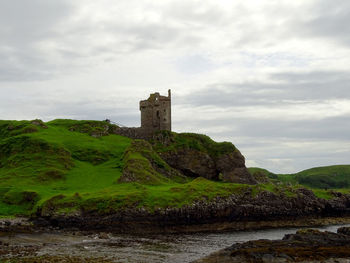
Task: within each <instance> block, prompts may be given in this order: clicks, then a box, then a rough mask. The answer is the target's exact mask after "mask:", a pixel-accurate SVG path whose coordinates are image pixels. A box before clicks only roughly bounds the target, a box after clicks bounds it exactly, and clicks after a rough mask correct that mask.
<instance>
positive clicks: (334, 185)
mask: <svg viewBox="0 0 350 263" xmlns="http://www.w3.org/2000/svg"><path fill="white" fill-rule="evenodd" d="M249 171H250V172H251V173H253V174H254V173H262V174H264V175H265V176H267V177H268V178H270V179H272V180H277V181H281V182H284V183H291V184H300V185H303V186H307V187H310V188H314V189H338V190H339V189H349V188H350V165H333V166H325V167H315V168H311V169H307V170H304V171H301V172H298V173H295V174H274V173H271V172H269V171H267V170H265V169H261V168H249Z"/></svg>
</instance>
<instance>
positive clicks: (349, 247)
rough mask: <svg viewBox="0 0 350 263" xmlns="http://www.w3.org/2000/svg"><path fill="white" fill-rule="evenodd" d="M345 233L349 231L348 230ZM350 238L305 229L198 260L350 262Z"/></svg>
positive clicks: (249, 243) (210, 262)
mask: <svg viewBox="0 0 350 263" xmlns="http://www.w3.org/2000/svg"><path fill="white" fill-rule="evenodd" d="M342 231H345V232H348V231H349V228H343V230H342ZM348 260H350V236H348V235H344V234H342V233H339V231H338V233H332V232H321V231H319V230H313V229H304V230H299V231H297V232H296V234H288V235H285V236H284V238H283V239H282V240H255V241H248V242H245V243H242V244H239V243H238V244H234V245H232V246H231V247H228V248H226V249H223V250H221V251H218V252H216V253H213V254H212V255H210V256H208V257H206V258H204V259H201V260H198V261H195V262H197V263H214V262H226V263H229V262H231V263H234V262H251V263H254V262H256V263H258V262H259V263H260V262H349V261H348Z"/></svg>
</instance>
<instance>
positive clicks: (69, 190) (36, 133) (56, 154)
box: [0, 120, 349, 217]
mask: <svg viewBox="0 0 350 263" xmlns="http://www.w3.org/2000/svg"><path fill="white" fill-rule="evenodd" d="M116 128H117V126H115V125H111V124H109V123H107V122H104V121H75V120H54V121H50V122H47V123H44V122H42V121H41V120H34V121H0V217H8V216H17V215H24V216H29V215H35V214H40V215H53V214H70V213H72V214H74V213H77V212H79V211H85V212H92V213H102V214H106V213H113V212H115V211H118V210H120V209H128V208H141V207H142V208H144V209H147V210H150V211H152V210H155V209H157V208H166V207H181V206H183V205H186V204H191V203H193V202H194V201H196V200H205V201H210V200H212V199H213V198H215V197H217V196H222V197H225V196H229V195H232V194H240V193H246V192H247V190H248V188H250V189H249V191H248V192H251V193H252V194H253V195H254V194H256V193H258V192H259V191H271V192H278V193H281V192H283V193H285V194H286V195H290V196H292V195H293V194H294V193H293V189H294V188H295V187H294V188H293V187H290V186H288V185H286V184H283V185H278V184H274V182H276V181H278V180H281V181H285V182H294V183H300V184H304V185H307V186H311V187H320V188H325V187H324V183H325V182H326V184H327V185H329V186H330V187H329V188H331V187H336V188H341V187H343V186H344V187H345V185H346V186H348V184H349V182H348V174H349V167H348V166H337V168H336V169H333V168H315V169H310V170H307V171H303V172H301V173H298V174H295V175H276V174H273V173H270V172H268V171H267V170H263V169H259V168H251V169H250V170H251V173H253V174H255V175H256V178H257V180H258V181H259V182H260V183H261V184H259V185H245V184H234V183H228V182H222V181H220V179H216V181H211V180H207V179H204V178H202V177H198V178H195V179H194V178H190V177H186V176H184V175H183V174H182V173H181V172H180V171H178V170H175V169H174V168H172V167H170V166H169V165H168V163H167V162H165V161H164V160H163V159H162V158H161V157H160V156H162V154H164V153H166V152H169V151H170V152H172V153H173V154H176V153H177V151H178V150H179V149H182V150H183V149H192V150H196V151H197V152H196V153H203V154H207V155H208V156H211V157H213V158H215V157H218V156H220V155H221V154H226V153H239V151H238V149H236V148H235V146H234V145H233V144H231V143H227V142H224V143H216V142H214V141H213V140H211V139H210V138H209V137H207V136H205V135H199V134H189V133H182V134H177V133H169V132H168V133H164V134H163V133H160V134H159V135H160V140H158V141H153V142H152V141H151V142H147V141H144V140H132V139H129V138H127V137H123V136H119V135H116V134H114V131H115V129H116ZM320 169H321V170H320ZM315 178H316V179H315ZM326 179H327V180H326ZM315 180H316V181H315ZM296 187H299V186H296ZM315 193H316V194H317V195H319V196H320V197H324V198H331V197H332V195H331V194H329V193H328V192H327V191H325V190H322V191H321V190H316V191H315Z"/></svg>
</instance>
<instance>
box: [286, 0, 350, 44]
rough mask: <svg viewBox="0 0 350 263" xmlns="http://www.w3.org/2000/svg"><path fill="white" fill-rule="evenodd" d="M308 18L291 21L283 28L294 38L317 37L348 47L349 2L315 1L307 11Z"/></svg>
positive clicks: (341, 0)
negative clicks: (289, 30) (288, 29)
mask: <svg viewBox="0 0 350 263" xmlns="http://www.w3.org/2000/svg"><path fill="white" fill-rule="evenodd" d="M307 11H308V12H306V13H307V14H308V17H304V18H302V19H299V20H297V21H296V20H295V18H294V19H291V20H289V21H288V22H287V23H286V25H285V26H287V27H290V28H291V29H292V30H293V31H294V34H295V35H296V36H301V37H306V38H310V37H317V38H320V39H328V40H330V41H338V42H339V43H341V44H344V45H346V46H348V47H349V45H350V28H349V26H348V25H349V24H350V2H349V1H344V0H332V1H328V0H319V1H315V3H314V4H313V5H311V6H310V7H309V8H308V9H307Z"/></svg>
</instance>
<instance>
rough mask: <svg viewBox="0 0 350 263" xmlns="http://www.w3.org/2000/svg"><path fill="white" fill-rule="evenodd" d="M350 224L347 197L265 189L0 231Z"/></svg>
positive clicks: (11, 223) (1, 225)
mask: <svg viewBox="0 0 350 263" xmlns="http://www.w3.org/2000/svg"><path fill="white" fill-rule="evenodd" d="M349 222H350V196H349V195H344V194H341V193H334V196H333V198H332V199H330V200H325V199H320V198H317V197H316V196H315V195H314V194H313V192H312V191H310V190H307V189H297V190H294V195H293V196H287V195H286V194H285V193H280V194H275V193H272V192H267V191H263V192H260V193H257V194H256V195H254V194H253V193H251V192H249V191H248V192H244V193H241V194H240V195H232V196H230V197H227V198H220V197H217V198H216V199H215V200H212V201H211V202H208V201H205V200H201V201H198V202H196V203H194V204H192V205H190V206H184V207H181V208H166V209H155V210H154V211H149V210H146V209H144V208H134V209H131V208H130V209H125V210H122V211H117V212H114V213H110V214H99V213H97V212H94V211H77V212H76V213H73V214H72V213H71V214H57V213H55V211H54V210H53V211H50V210H48V209H46V210H45V213H44V211H40V210H39V211H38V213H37V214H36V215H35V216H33V217H32V218H30V219H29V220H27V219H13V220H6V219H0V230H1V231H14V232H16V231H31V230H32V229H48V228H51V229H67V230H71V229H73V230H81V231H108V232H114V233H155V232H158V233H177V232H182V233H184V232H187V233H191V232H192V233H193V232H217V231H225V230H252V229H262V228H274V227H276V228H279V227H303V226H318V225H327V224H339V223H349Z"/></svg>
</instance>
